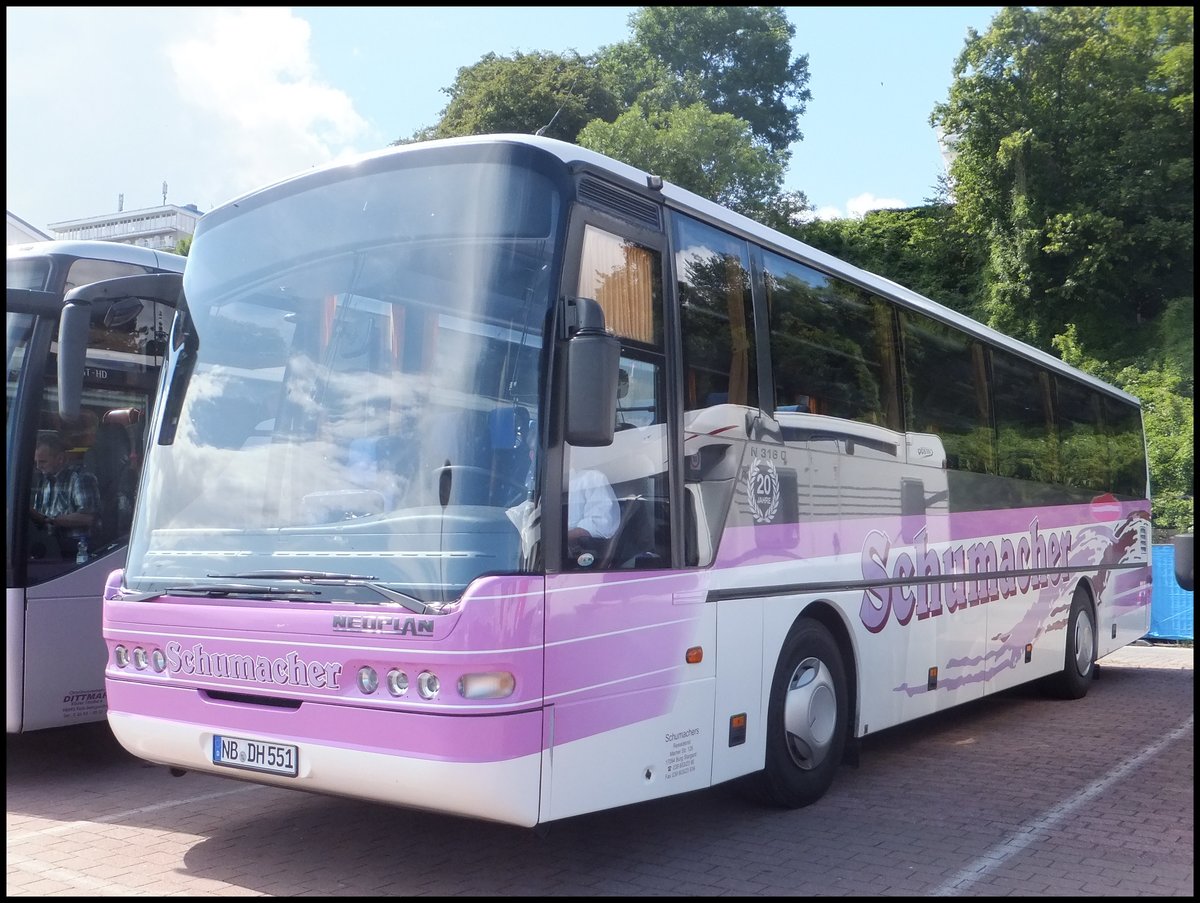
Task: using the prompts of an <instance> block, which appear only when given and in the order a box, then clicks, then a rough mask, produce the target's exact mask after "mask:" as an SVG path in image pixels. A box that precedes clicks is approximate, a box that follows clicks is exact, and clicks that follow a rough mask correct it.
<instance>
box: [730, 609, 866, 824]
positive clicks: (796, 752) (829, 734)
mask: <svg viewBox="0 0 1200 903" xmlns="http://www.w3.org/2000/svg"><path fill="white" fill-rule="evenodd" d="M831 628H832V629H831ZM839 632H842V631H841V630H840V622H838V621H837V618H836V615H833V614H831V613H830V612H829V611H827V610H824V609H822V608H820V607H817V608H816V609H814V608H810V609H809V610H807V611H806V612H805V613H804V614H803V615H802V616H801V617H799V618H797V619H796V621H795V623H793V625H792V628H791V630H790V631H789V632H788V635H787V638H786V639H785V640H784V642H783V646H782V648H781V650H780V653H779V659H778V661H777V662H776V665H775V671H774V676H773V678H772V680H771V686H770V696H769V701H768V708H767V727H766V730H767V735H766V749H765V763H764V767H763V769H762V770H761V771H758V772H755V773H754V774H750V775H747V776H746V777H745V778H744V779H743V780H744V783H743V786H744V787H745V789H746V790H747V791H748V792H749V793H750V794H751V795H752V796H754V797H755V798H757V799H759V800H760V801H762V802H765V803H769V804H772V805H776V806H781V807H784V808H789V809H796V808H800V807H802V806H807V805H809V804H810V803H814V802H816V801H817V800H818V799H820V798H821V797H822V796H823V795H824V794H825V792H826V791H827V790H828V789H829V787H830V785H831V784H832V783H833V778H834V775H835V774H836V772H837V769H838V768H839V766H840V765H841V763H842V757H843V754H844V752H845V749H846V743H847V738H848V734H849V725H850V724H851V723H852V722H851V718H850V716H851V710H852V705H853V703H852V702H851V700H852V699H853V698H854V697H853V695H852V694H851V692H850V680H849V679H848V677H847V674H848V672H849V670H850V669H849V667H848V664H849V661H848V658H847V655H846V651H845V650H846V649H847V648H848V640H847V639H846V638H845V637H843V638H842V639H841V640H839V638H838V633H839Z"/></svg>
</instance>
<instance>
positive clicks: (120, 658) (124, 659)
mask: <svg viewBox="0 0 1200 903" xmlns="http://www.w3.org/2000/svg"><path fill="white" fill-rule="evenodd" d="M113 661H115V662H116V663H117V667H118V668H127V667H128V666H129V650H128V649H126V648H125V647H124V646H121V645H117V646H115V647H114V648H113Z"/></svg>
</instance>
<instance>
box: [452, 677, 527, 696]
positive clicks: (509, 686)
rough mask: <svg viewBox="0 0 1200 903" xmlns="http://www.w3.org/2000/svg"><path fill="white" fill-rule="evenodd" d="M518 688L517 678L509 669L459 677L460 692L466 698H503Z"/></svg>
mask: <svg viewBox="0 0 1200 903" xmlns="http://www.w3.org/2000/svg"><path fill="white" fill-rule="evenodd" d="M516 688H517V681H516V678H514V677H513V676H512V675H511V674H510V673H509V672H507V671H488V672H486V673H483V674H464V675H463V676H462V677H460V678H459V679H458V692H459V695H460V696H462V697H463V698H464V699H503V698H504V697H506V696H511V695H512V694H513V690H515V689H516Z"/></svg>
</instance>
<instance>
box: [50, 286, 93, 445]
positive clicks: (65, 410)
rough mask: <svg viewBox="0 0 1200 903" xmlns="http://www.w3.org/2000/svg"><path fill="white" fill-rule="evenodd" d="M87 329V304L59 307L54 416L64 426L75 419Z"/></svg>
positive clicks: (89, 309)
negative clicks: (56, 393) (56, 386)
mask: <svg viewBox="0 0 1200 903" xmlns="http://www.w3.org/2000/svg"><path fill="white" fill-rule="evenodd" d="M91 329H92V305H91V303H89V302H87V301H68V302H67V303H66V304H64V305H63V309H62V313H61V314H59V317H58V416H59V417H61V418H62V419H63V420H64V421H65V422H68V423H69V422H71V421H73V420H74V419H75V418H76V417H78V416H79V405H80V403H81V400H82V397H83V367H84V364H85V363H86V362H87V345H88V335H89V334H90V332H91Z"/></svg>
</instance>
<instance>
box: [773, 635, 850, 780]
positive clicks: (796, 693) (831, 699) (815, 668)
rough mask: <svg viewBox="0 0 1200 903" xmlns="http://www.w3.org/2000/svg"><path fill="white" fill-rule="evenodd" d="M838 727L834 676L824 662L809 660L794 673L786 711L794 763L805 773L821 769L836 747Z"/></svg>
mask: <svg viewBox="0 0 1200 903" xmlns="http://www.w3.org/2000/svg"><path fill="white" fill-rule="evenodd" d="M836 725H837V694H836V693H835V692H834V688H833V676H832V675H831V674H830V673H829V669H828V668H826V667H825V665H824V663H822V662H821V661H820V659H816V658H806V659H805V660H804V661H802V662H801V663H800V664H799V665H798V666H797V667H796V670H795V671H793V672H792V679H791V680H790V681H789V682H788V691H787V699H786V701H785V703H784V710H783V727H784V730H785V731H786V733H787V745H788V752H789V753H790V754H791V756H792V761H794V762H795V763H796V765H797V766H798V767H800V768H803V769H805V770H809V769H812V768H816V767H817V766H819V765H820V764H821V763H822V762H823V761H825V757H826V756H827V755H828V754H829V748H830V746H832V745H833V731H834V728H835V727H836Z"/></svg>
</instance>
